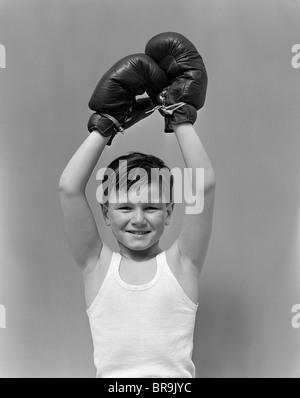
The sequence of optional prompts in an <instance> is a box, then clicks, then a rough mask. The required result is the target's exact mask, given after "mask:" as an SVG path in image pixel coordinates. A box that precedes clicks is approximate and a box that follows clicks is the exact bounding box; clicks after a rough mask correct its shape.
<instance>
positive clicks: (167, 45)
mask: <svg viewBox="0 0 300 398" xmlns="http://www.w3.org/2000/svg"><path fill="white" fill-rule="evenodd" d="M145 53H146V54H147V55H149V56H150V57H151V58H152V59H153V60H154V61H155V62H156V63H157V64H158V65H159V66H160V67H161V68H162V69H163V70H164V71H165V72H166V74H167V76H168V78H169V79H170V80H171V84H170V85H169V86H168V87H166V88H165V89H164V90H163V92H162V93H161V94H160V95H159V96H157V98H156V105H159V106H158V109H159V110H160V113H161V114H163V115H164V116H165V132H166V133H170V132H173V128H172V125H176V124H179V123H183V122H190V123H192V124H193V123H195V121H196V119H197V110H199V109H200V108H202V107H203V105H204V102H205V96H206V90H207V81H208V79H207V73H206V68H205V65H204V62H203V60H202V57H201V56H200V54H199V53H198V51H197V49H196V47H195V46H194V45H193V43H191V42H190V41H189V40H188V39H187V38H186V37H184V36H183V35H181V34H179V33H174V32H166V33H161V34H158V35H156V36H154V37H153V38H152V39H150V40H149V42H148V43H147V45H146V49H145Z"/></svg>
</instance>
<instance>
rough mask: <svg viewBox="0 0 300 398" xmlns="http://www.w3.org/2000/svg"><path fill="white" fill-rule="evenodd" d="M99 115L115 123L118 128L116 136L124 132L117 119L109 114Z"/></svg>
mask: <svg viewBox="0 0 300 398" xmlns="http://www.w3.org/2000/svg"><path fill="white" fill-rule="evenodd" d="M99 115H101V116H103V117H106V118H107V119H109V120H111V121H112V122H113V123H114V125H115V126H116V131H115V134H117V133H123V132H124V129H123V127H122V126H121V125H120V123H119V122H118V121H117V119H115V118H114V117H113V116H111V115H109V114H107V113H99ZM109 135H111V134H109Z"/></svg>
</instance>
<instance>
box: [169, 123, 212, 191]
mask: <svg viewBox="0 0 300 398" xmlns="http://www.w3.org/2000/svg"><path fill="white" fill-rule="evenodd" d="M173 129H174V131H175V134H176V137H177V140H178V143H179V146H180V150H181V153H182V156H183V159H184V162H185V165H186V167H187V168H191V169H196V168H203V169H204V187H205V188H209V187H211V186H214V185H215V173H214V169H213V166H212V164H211V161H210V159H209V157H208V155H207V153H206V150H205V148H204V146H203V144H202V142H201V140H200V138H199V136H198V134H197V132H196V130H195V129H194V127H193V125H192V124H191V123H182V124H179V125H176V126H175V125H174V126H173Z"/></svg>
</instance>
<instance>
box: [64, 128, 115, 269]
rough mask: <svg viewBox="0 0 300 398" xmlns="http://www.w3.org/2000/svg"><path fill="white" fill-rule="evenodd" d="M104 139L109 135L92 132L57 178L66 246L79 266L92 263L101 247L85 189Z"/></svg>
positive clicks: (107, 138) (105, 141)
mask: <svg viewBox="0 0 300 398" xmlns="http://www.w3.org/2000/svg"><path fill="white" fill-rule="evenodd" d="M108 140H109V137H104V136H102V135H100V134H99V133H98V132H96V131H93V132H92V133H91V134H90V135H89V136H88V137H87V138H86V140H85V141H84V142H83V144H82V145H81V146H80V147H79V148H78V150H77V151H76V153H75V154H74V155H73V157H72V158H71V160H70V161H69V163H68V164H67V166H66V168H65V169H64V171H63V173H62V175H61V177H60V181H59V192H60V202H61V207H62V211H63V218H64V224H65V229H66V233H67V237H68V241H69V245H70V248H71V252H72V255H73V257H74V259H75V261H76V263H77V264H78V265H79V266H81V267H85V266H86V265H88V264H90V263H92V262H94V263H95V262H96V259H97V258H98V256H99V253H100V251H101V248H102V241H101V239H100V236H99V233H98V229H97V226H96V222H95V219H94V216H93V213H92V211H91V209H90V206H89V204H88V201H87V198H86V195H85V190H86V186H87V183H88V180H89V178H90V176H91V173H92V171H93V169H94V167H95V165H96V163H97V161H98V159H99V157H100V155H101V153H102V151H103V149H104V148H105V146H106V144H107V142H108Z"/></svg>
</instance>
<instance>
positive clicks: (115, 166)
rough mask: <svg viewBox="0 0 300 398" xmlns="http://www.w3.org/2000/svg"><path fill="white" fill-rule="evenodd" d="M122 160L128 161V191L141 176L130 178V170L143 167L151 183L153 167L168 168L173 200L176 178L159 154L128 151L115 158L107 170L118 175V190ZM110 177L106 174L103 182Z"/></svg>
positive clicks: (117, 187)
mask: <svg viewBox="0 0 300 398" xmlns="http://www.w3.org/2000/svg"><path fill="white" fill-rule="evenodd" d="M121 161H126V166H127V168H126V174H127V185H126V186H127V192H128V191H129V189H130V187H131V186H132V185H133V184H135V183H136V182H137V181H139V179H140V176H137V177H136V178H135V179H130V178H129V175H130V172H131V171H132V170H134V169H143V171H145V172H146V174H147V177H148V184H151V170H152V169H158V170H159V171H160V170H161V169H167V170H168V171H169V172H170V192H169V198H170V202H172V201H173V184H174V178H173V175H172V174H171V170H170V168H169V166H167V165H166V163H165V162H164V161H163V160H162V159H160V158H158V157H157V156H154V155H151V154H146V153H142V152H136V151H132V152H128V154H126V155H121V156H119V157H118V158H116V159H114V160H113V161H112V162H111V163H110V164H109V165H108V166H107V168H106V170H110V171H113V172H114V173H115V177H116V181H115V183H116V189H117V190H118V189H119V188H120V179H119V177H120V170H119V166H120V162H121ZM108 178H109V175H108V174H107V173H105V174H104V178H103V180H102V183H104V182H106V181H107V180H108ZM161 179H162V176H160V180H159V182H160V185H161V184H162V182H161Z"/></svg>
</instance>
